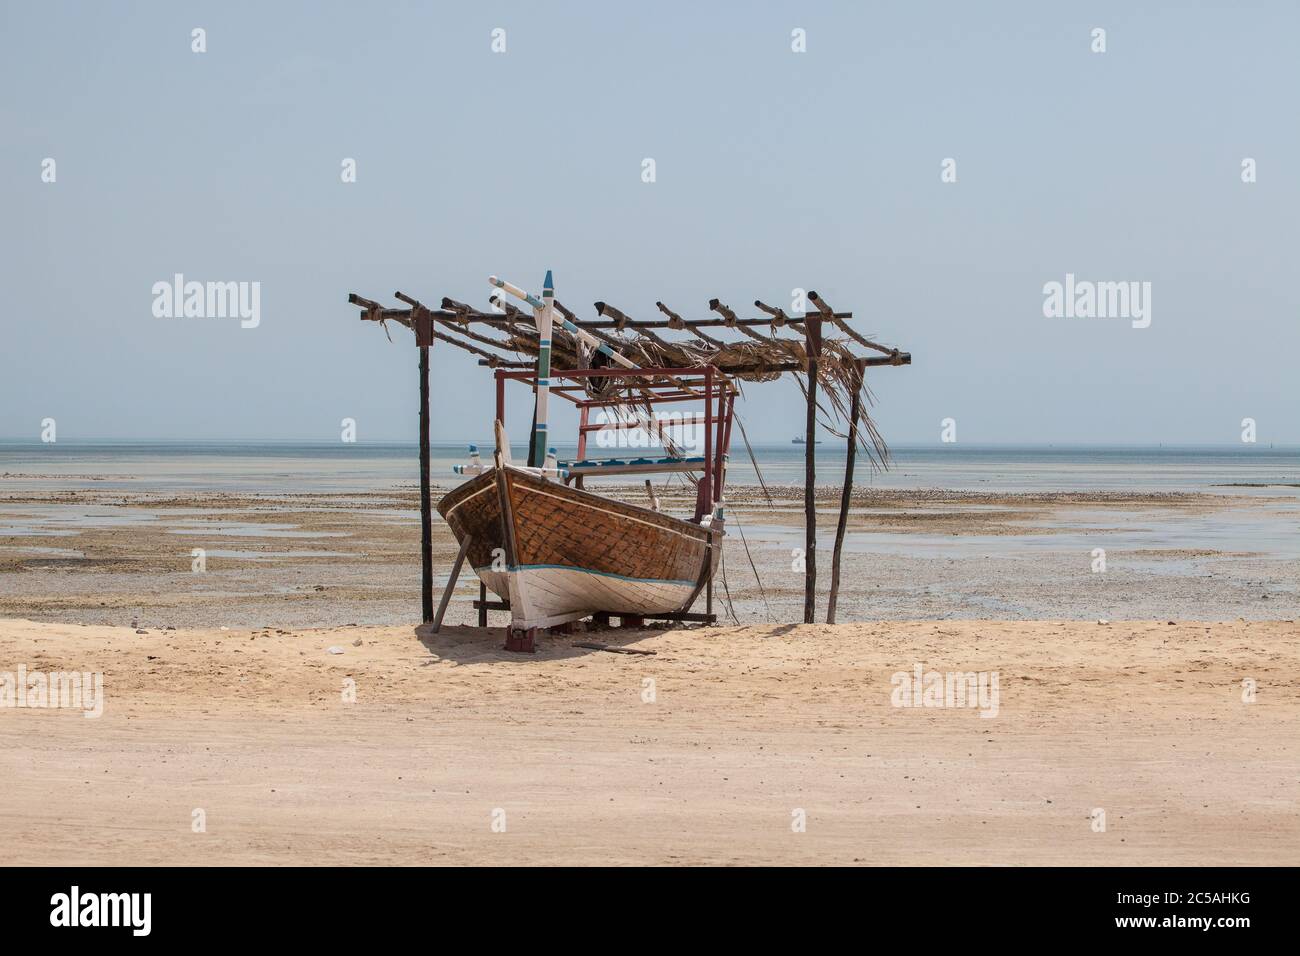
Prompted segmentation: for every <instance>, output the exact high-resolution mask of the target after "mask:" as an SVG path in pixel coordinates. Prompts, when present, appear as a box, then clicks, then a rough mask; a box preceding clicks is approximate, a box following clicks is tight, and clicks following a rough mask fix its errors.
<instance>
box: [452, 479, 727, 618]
mask: <svg viewBox="0 0 1300 956" xmlns="http://www.w3.org/2000/svg"><path fill="white" fill-rule="evenodd" d="M438 513H439V514H440V515H442V517H443V518H444V519H445V520H446V521H447V524H448V525H450V526H451V529H452V532H453V533H454V534H455V535H456V539H457V541H464V540H465V536H466V535H469V536H470V539H471V540H470V545H469V548H468V550H467V551H466V560H468V561H469V562H470V565H471V566H472V567H473V568H474V571H475V572H476V573H477V574H478V576H479V577H480V578H481V579H482V580H483V583H484V584H485V585H487V587H488V588H489V589H491V590H492V591H493V592H494V593H496V594H497V595H498V596H500V597H501V598H502V599H503V600H506V601H509V602H510V609H511V624H512V626H515V627H550V626H552V625H555V624H561V623H563V622H565V621H572V620H576V619H577V618H580V617H586V616H587V615H589V614H594V613H597V612H606V613H610V614H615V615H619V614H627V615H644V616H651V615H654V614H670V613H674V612H677V611H685V610H688V609H689V608H690V606H691V605H692V604H693V603H694V602H695V598H696V597H697V595H698V594H699V593H700V590H701V589H702V588H703V587H704V585H705V584H706V583H707V582H708V581H709V579H710V578H711V577H712V576H713V574H714V573H715V572H716V571H717V568H718V562H719V560H720V559H721V556H722V530H721V528H718V529H710V528H707V527H701V526H700V525H697V524H693V523H692V522H689V521H683V520H682V519H680V518H674V517H672V516H670V515H665V514H660V513H659V512H656V511H651V510H649V509H648V508H639V507H637V506H635V505H629V504H624V503H623V502H620V501H611V500H609V499H607V498H602V497H600V496H599V495H594V494H592V493H590V492H587V491H582V490H580V489H577V488H571V487H568V486H566V485H564V484H561V483H559V482H554V481H547V480H546V479H544V478H540V477H538V476H536V475H533V474H530V473H528V472H526V471H522V470H520V469H518V468H513V467H511V466H509V465H507V466H505V467H504V468H494V469H491V470H489V471H486V472H484V473H483V474H481V475H478V476H476V477H474V478H472V479H470V480H469V481H467V482H465V483H464V484H462V485H460V486H459V487H457V488H456V489H454V490H453V491H451V492H449V493H448V494H447V495H446V496H445V497H444V498H443V499H442V500H441V501H440V502H438Z"/></svg>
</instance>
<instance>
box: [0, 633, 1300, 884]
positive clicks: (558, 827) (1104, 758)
mask: <svg viewBox="0 0 1300 956" xmlns="http://www.w3.org/2000/svg"><path fill="white" fill-rule="evenodd" d="M142 630H146V631H147V633H144V634H138V633H136V630H135V629H130V628H121V627H103V626H93V625H84V626H78V625H75V624H54V623H32V622H28V621H20V620H4V621H0V661H4V662H13V661H23V662H26V664H27V666H28V667H29V668H33V669H40V670H42V671H47V672H48V671H54V670H73V669H75V670H83V671H102V672H103V674H104V698H105V699H104V707H103V714H102V716H100V717H98V718H94V719H86V718H85V717H83V716H82V714H81V713H79V712H77V711H75V710H50V709H47V710H36V709H8V708H6V709H0V740H2V741H3V746H0V773H2V774H3V778H4V780H5V787H4V798H3V800H2V801H0V839H3V841H4V843H5V845H6V847H7V848H8V853H7V859H8V862H10V863H12V864H128V863H130V864H153V863H160V864H161V863H176V864H234V863H254V864H279V863H283V864H289V863H306V864H339V863H373V864H427V863H456V864H471V863H472V864H504V863H534V864H564V863H604V862H613V863H625V864H638V863H642V864H671V863H737V864H758V863H803V864H845V865H853V864H858V865H869V864H936V865H945V864H993V865H995V864H1030V863H1039V864H1068V863H1075V864H1089V865H1106V866H1114V865H1129V864H1224V865H1235V864H1240V863H1242V862H1243V861H1249V862H1250V863H1252V864H1284V863H1286V864H1294V863H1295V862H1296V861H1297V859H1300V821H1298V819H1297V815H1296V809H1295V808H1296V806H1297V800H1298V799H1300V752H1298V751H1297V740H1300V692H1298V691H1297V687H1296V683H1295V680H1294V675H1295V674H1296V672H1297V669H1298V668H1300V632H1298V629H1297V626H1296V624H1295V622H1293V621H1286V622H1273V623H1261V622H1242V621H1238V622H1229V623H1193V622H1179V623H1176V624H1169V623H1167V622H1165V621H1142V622H1113V623H1110V624H1106V625H1102V624H1098V623H1096V622H1077V621H1056V622H1053V621H1036V622H1000V623H992V622H985V621H942V622H934V621H929V622H927V621H916V622H901V623H862V624H846V625H838V626H834V627H827V626H824V625H818V626H812V627H808V626H749V627H744V628H736V627H716V628H710V629H701V630H685V629H683V630H672V631H662V632H661V631H649V630H647V631H634V632H624V631H618V630H614V631H605V632H602V633H600V634H591V635H575V636H574V637H572V638H554V639H548V640H546V641H545V642H543V646H542V648H541V649H540V651H539V652H538V653H537V654H536V655H511V654H507V653H505V652H504V651H502V650H500V649H499V645H500V639H499V633H498V634H485V633H484V632H482V631H478V630H477V629H472V628H463V629H462V628H452V629H449V630H446V631H444V633H442V634H439V635H436V636H432V635H429V634H427V633H426V632H424V631H423V630H421V631H420V632H418V633H417V631H416V629H414V628H412V627H409V626H407V627H382V628H380V627H342V628H331V629H322V630H302V629H293V630H280V631H277V630H275V629H261V630H255V631H254V630H248V629H243V630H239V629H231V630H227V631H221V630H212V629H205V630H188V629H179V630H175V631H159V630H157V629H155V628H149V629H144V628H142ZM583 639H594V640H599V641H602V642H606V643H610V644H612V645H617V646H623V645H626V646H628V647H635V648H638V649H642V650H649V651H654V652H655V653H654V655H623V654H614V653H607V652H601V651H594V650H587V649H581V648H575V647H573V646H571V645H572V643H573V642H575V641H578V640H583ZM331 647H334V648H337V649H339V650H341V651H342V653H330V652H329V648H331ZM916 664H921V665H923V667H924V668H926V669H931V668H933V669H936V670H938V671H949V670H954V669H957V670H963V671H966V670H969V671H997V672H998V674H999V688H1000V700H999V706H998V709H997V715H996V716H995V717H991V718H984V717H981V716H980V713H979V711H978V710H976V709H971V708H937V709H935V708H916V707H896V706H893V702H892V700H891V698H892V691H893V685H892V682H891V675H893V674H895V673H896V672H900V671H901V672H911V671H912V670H913V667H914V665H916ZM5 666H6V667H8V666H10V664H8V663H6V664H5ZM1246 678H1250V679H1252V680H1254V681H1255V682H1256V684H1257V688H1258V690H1257V695H1256V697H1255V699H1254V701H1253V702H1246V701H1244V700H1243V690H1242V681H1243V679H1246ZM348 681H351V682H354V683H353V684H352V686H353V687H354V689H355V702H353V703H347V702H345V701H344V699H343V698H344V694H343V690H344V689H345V688H346V687H347V686H348V683H347V682H348ZM647 681H652V682H653V684H647V683H646V682H647ZM647 688H652V689H653V695H652V696H653V699H652V700H648V699H647V698H646V691H647ZM1098 810H1101V811H1104V814H1105V816H1104V821H1105V829H1104V831H1098V830H1097V829H1096V827H1095V820H1096V819H1097V816H1096V814H1097V811H1098ZM195 811H202V814H203V821H204V825H205V831H204V832H194V824H193V821H194V819H196V817H195ZM799 811H802V812H803V815H804V820H805V821H806V824H805V826H806V828H805V830H804V832H795V831H794V830H793V829H792V821H793V820H794V819H795V817H794V816H793V815H794V814H797V813H798V812H799ZM494 823H497V824H498V827H499V826H500V825H503V826H504V832H497V830H494Z"/></svg>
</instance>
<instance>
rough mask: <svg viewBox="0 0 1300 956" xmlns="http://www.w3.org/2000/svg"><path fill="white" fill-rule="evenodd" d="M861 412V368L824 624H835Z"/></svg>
mask: <svg viewBox="0 0 1300 956" xmlns="http://www.w3.org/2000/svg"><path fill="white" fill-rule="evenodd" d="M861 412H862V366H857V374H856V375H854V377H853V400H852V402H851V403H850V407H849V445H848V448H847V450H846V451H845V457H844V487H843V488H842V489H841V490H840V520H839V523H838V524H836V525H835V550H834V551H832V552H831V593H830V596H829V597H828V598H827V601H826V623H827V624H834V623H835V602H836V600H837V599H838V598H839V596H840V549H842V548H843V547H844V531H845V529H846V528H847V527H848V523H849V504H850V502H851V500H852V497H853V461H854V458H855V457H856V455H857V451H858V416H859V415H860V414H861Z"/></svg>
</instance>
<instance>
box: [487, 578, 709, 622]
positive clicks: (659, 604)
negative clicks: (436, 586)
mask: <svg viewBox="0 0 1300 956" xmlns="http://www.w3.org/2000/svg"><path fill="white" fill-rule="evenodd" d="M475 571H476V572H477V573H478V576H479V577H480V578H482V580H483V583H484V584H485V585H487V587H488V590H490V591H492V592H494V593H495V594H497V595H498V596H499V597H500V598H501V599H502V600H505V601H509V602H510V608H511V612H512V613H511V624H512V625H513V626H515V627H554V626H555V625H557V624H563V623H565V622H566V621H575V620H577V619H579V618H582V617H586V616H587V615H588V614H590V613H591V609H592V607H593V606H594V607H599V608H601V609H602V610H604V611H605V612H607V613H611V614H615V615H617V614H628V615H641V616H648V615H652V614H667V613H671V612H673V611H676V610H678V609H680V608H681V607H682V606H684V605H685V604H687V603H688V602H689V601H690V599H691V596H692V595H693V594H694V592H695V589H696V583H695V582H694V581H647V580H635V579H629V578H621V577H617V576H613V575H608V574H601V573H599V572H594V571H584V570H581V569H578V568H560V567H525V568H519V569H517V570H513V571H493V570H491V569H490V568H476V569H475Z"/></svg>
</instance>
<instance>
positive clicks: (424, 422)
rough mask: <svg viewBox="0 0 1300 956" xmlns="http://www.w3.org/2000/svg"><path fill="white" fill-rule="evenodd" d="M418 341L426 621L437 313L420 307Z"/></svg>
mask: <svg viewBox="0 0 1300 956" xmlns="http://www.w3.org/2000/svg"><path fill="white" fill-rule="evenodd" d="M415 343H416V345H418V346H419V348H420V566H421V580H420V611H421V615H422V618H421V619H422V620H423V622H424V623H425V624H428V623H430V622H431V621H432V620H433V500H432V498H431V497H430V494H429V347H430V346H431V345H432V344H433V316H431V315H430V314H429V312H428V310H427V309H422V310H418V311H417V314H416V319H415Z"/></svg>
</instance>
